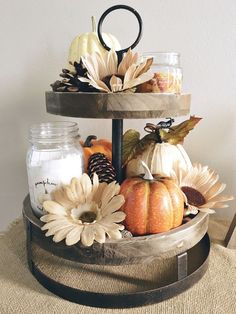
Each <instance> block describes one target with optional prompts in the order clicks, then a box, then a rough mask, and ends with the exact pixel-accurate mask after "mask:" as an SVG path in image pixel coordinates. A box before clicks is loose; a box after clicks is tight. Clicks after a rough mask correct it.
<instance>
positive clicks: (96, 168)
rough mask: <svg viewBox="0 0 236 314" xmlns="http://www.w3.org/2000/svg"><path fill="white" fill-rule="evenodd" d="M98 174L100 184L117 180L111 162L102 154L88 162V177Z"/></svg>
mask: <svg viewBox="0 0 236 314" xmlns="http://www.w3.org/2000/svg"><path fill="white" fill-rule="evenodd" d="M95 172H96V174H97V175H98V178H99V182H106V183H111V182H112V181H115V180H116V172H115V169H114V167H113V166H112V164H111V162H110V160H109V159H108V158H107V157H106V156H105V155H104V154H102V153H95V154H93V155H92V156H90V158H89V160H88V175H89V176H90V178H92V176H93V174H94V173H95Z"/></svg>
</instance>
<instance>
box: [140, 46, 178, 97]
mask: <svg viewBox="0 0 236 314" xmlns="http://www.w3.org/2000/svg"><path fill="white" fill-rule="evenodd" d="M142 58H143V59H146V58H153V64H152V66H151V70H152V71H153V74H154V76H153V79H152V80H150V81H148V82H146V83H144V84H142V85H141V87H140V88H139V92H146V93H147V92H153V93H181V89H182V79H183V75H182V68H181V67H180V54H179V53H177V52H146V53H144V54H143V56H142Z"/></svg>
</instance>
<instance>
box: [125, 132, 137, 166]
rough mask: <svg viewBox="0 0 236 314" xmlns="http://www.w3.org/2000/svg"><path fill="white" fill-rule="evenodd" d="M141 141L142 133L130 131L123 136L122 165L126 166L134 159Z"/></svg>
mask: <svg viewBox="0 0 236 314" xmlns="http://www.w3.org/2000/svg"><path fill="white" fill-rule="evenodd" d="M139 140H140V133H139V132H138V131H136V130H132V129H130V130H128V131H126V132H125V134H124V135H123V152H122V164H123V166H125V165H126V164H127V163H128V162H129V161H130V160H131V159H133V158H134V155H135V150H136V146H137V144H138V142H139Z"/></svg>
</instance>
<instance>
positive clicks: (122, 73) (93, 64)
mask: <svg viewBox="0 0 236 314" xmlns="http://www.w3.org/2000/svg"><path fill="white" fill-rule="evenodd" d="M137 60H138V54H137V53H133V52H132V50H131V49H129V50H128V52H127V53H126V54H125V56H124V57H123V59H122V60H121V62H120V64H119V65H118V59H117V54H116V52H115V51H114V50H110V51H107V52H106V53H105V54H104V55H101V54H100V53H98V52H95V53H93V54H91V55H89V54H87V55H86V56H84V57H82V62H83V64H84V66H85V67H86V69H87V71H88V74H87V76H88V79H87V78H84V77H80V78H79V80H80V81H82V82H87V83H89V84H90V85H92V86H93V87H95V88H96V89H98V90H100V91H102V92H106V93H111V92H112V93H115V92H120V91H124V90H129V89H132V88H134V87H135V86H137V85H140V84H142V83H144V82H147V81H149V80H150V79H152V77H153V73H152V72H151V71H149V69H150V66H151V64H152V61H153V59H152V58H150V59H147V60H146V61H144V62H142V63H140V64H139V65H137Z"/></svg>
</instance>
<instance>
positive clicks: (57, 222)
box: [41, 219, 68, 231]
mask: <svg viewBox="0 0 236 314" xmlns="http://www.w3.org/2000/svg"><path fill="white" fill-rule="evenodd" d="M67 226H68V222H67V220H66V219H59V220H53V221H50V222H47V223H46V224H44V225H43V226H42V227H41V230H43V231H44V230H47V229H51V228H54V227H67Z"/></svg>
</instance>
